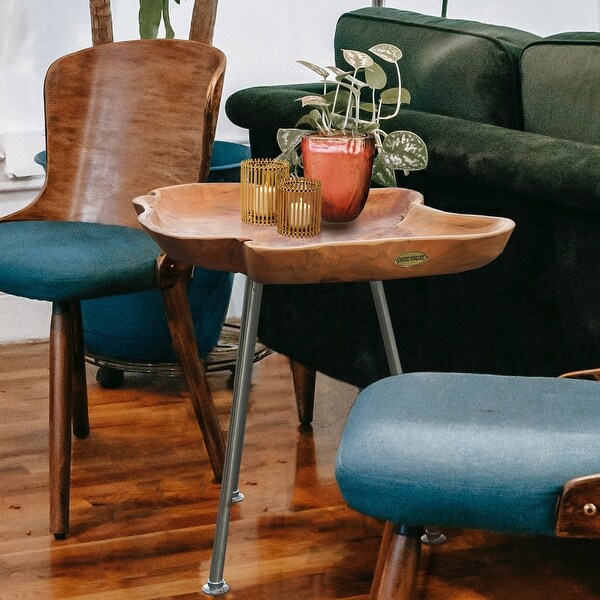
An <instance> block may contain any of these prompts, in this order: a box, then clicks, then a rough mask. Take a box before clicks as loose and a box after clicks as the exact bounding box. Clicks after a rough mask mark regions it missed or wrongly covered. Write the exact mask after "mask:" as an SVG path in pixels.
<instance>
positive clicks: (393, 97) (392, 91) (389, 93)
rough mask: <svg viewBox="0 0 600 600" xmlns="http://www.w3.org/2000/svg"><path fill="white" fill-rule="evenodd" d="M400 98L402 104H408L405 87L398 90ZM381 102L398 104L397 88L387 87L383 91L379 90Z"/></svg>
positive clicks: (408, 96) (408, 97)
mask: <svg viewBox="0 0 600 600" xmlns="http://www.w3.org/2000/svg"><path fill="white" fill-rule="evenodd" d="M400 94H401V96H400V100H401V102H402V104H410V93H409V91H408V90H407V89H405V88H402V91H401V92H400ZM380 99H381V102H383V104H398V88H397V87H395V88H389V89H387V90H385V91H383V92H381V96H380Z"/></svg>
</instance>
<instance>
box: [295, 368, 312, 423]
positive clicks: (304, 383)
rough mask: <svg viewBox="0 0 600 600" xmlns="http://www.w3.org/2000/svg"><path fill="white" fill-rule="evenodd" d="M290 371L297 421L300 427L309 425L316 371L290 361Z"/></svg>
mask: <svg viewBox="0 0 600 600" xmlns="http://www.w3.org/2000/svg"><path fill="white" fill-rule="evenodd" d="M290 368H291V370H292V381H293V383H294V394H295V395H296V408H297V410H298V421H299V422H300V425H303V426H306V425H310V424H311V423H312V420H313V409H314V406H315V380H316V377H317V371H316V369H311V368H310V367H306V366H304V365H303V364H300V363H299V362H297V361H295V360H294V359H290Z"/></svg>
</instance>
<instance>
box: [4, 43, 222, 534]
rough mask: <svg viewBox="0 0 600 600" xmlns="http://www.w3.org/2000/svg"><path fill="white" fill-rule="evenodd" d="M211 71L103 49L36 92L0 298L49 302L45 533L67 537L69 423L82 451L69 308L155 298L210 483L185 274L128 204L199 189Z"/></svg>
mask: <svg viewBox="0 0 600 600" xmlns="http://www.w3.org/2000/svg"><path fill="white" fill-rule="evenodd" d="M224 70H225V57H224V55H223V53H222V52H220V51H219V50H218V49H216V48H214V47H212V46H209V45H206V44H202V43H199V42H193V41H187V40H185V41H184V40H138V41H130V42H119V43H110V44H104V45H102V46H97V47H94V48H89V49H86V50H82V51H80V52H75V53H73V54H70V55H68V56H65V57H63V58H60V59H58V60H57V61H56V62H55V63H54V64H53V65H51V67H50V69H49V70H48V73H47V76H46V81H45V85H44V92H45V112H46V143H47V146H46V149H47V178H46V185H45V187H44V189H43V191H42V192H41V194H40V195H39V196H38V198H37V199H36V200H35V201H34V202H33V203H32V204H31V205H29V206H27V207H26V208H24V209H22V210H21V211H18V212H16V213H14V214H12V215H9V216H8V217H5V218H4V219H2V220H0V221H1V222H0V291H3V292H6V293H9V294H13V295H17V296H23V297H28V298H34V299H39V300H46V301H50V302H52V322H51V333H50V527H51V531H52V533H54V534H55V536H56V537H57V538H61V537H64V536H65V535H66V533H67V532H68V508H69V480H70V454H71V434H70V426H71V420H72V424H73V431H74V433H75V435H76V436H77V437H86V436H87V434H88V430H89V425H88V419H87V395H86V382H85V365H84V353H83V339H82V334H81V313H80V301H81V300H84V299H90V298H97V297H102V296H109V295H116V294H123V293H130V292H137V291H142V290H146V289H152V288H155V287H158V288H160V289H161V291H162V293H163V299H164V303H165V308H166V313H167V319H168V322H169V327H170V330H171V333H172V336H173V341H174V347H175V349H176V350H177V352H178V354H179V357H180V361H181V362H182V368H183V370H184V373H185V376H186V380H187V382H188V385H189V386H190V390H191V398H192V403H193V405H194V409H195V412H196V416H197V419H198V422H199V424H200V427H201V429H202V432H203V435H204V443H205V446H206V448H207V451H208V454H209V458H210V461H211V464H212V467H213V471H214V474H215V477H216V478H217V479H220V477H221V473H222V464H223V457H224V443H223V437H222V432H221V429H220V427H219V422H218V419H217V415H216V411H215V409H214V405H213V403H212V399H211V395H210V390H209V388H208V384H207V381H206V377H205V374H204V370H203V366H202V363H201V361H200V359H199V357H198V355H197V353H195V352H193V351H192V349H194V348H197V346H196V343H195V339H194V331H193V324H192V319H191V315H190V311H189V305H188V299H187V292H186V282H187V280H188V279H189V277H190V274H191V267H188V266H185V265H180V264H177V263H175V262H173V261H171V260H170V259H169V258H168V257H166V256H160V250H159V248H158V247H157V246H156V244H155V243H154V242H153V241H152V240H151V239H150V238H149V236H147V235H146V234H145V233H144V232H143V231H141V229H139V225H138V221H137V217H136V213H135V210H134V208H133V205H132V202H131V201H132V199H133V198H135V197H136V196H139V195H142V194H146V193H148V191H149V190H151V189H154V188H157V187H163V186H168V185H174V184H180V183H189V182H195V181H198V180H199V179H200V180H202V179H204V178H205V177H206V176H207V174H208V170H209V166H210V151H211V146H212V142H213V139H214V133H215V127H216V120H217V114H218V108H219V103H220V99H221V89H222V82H223V75H224Z"/></svg>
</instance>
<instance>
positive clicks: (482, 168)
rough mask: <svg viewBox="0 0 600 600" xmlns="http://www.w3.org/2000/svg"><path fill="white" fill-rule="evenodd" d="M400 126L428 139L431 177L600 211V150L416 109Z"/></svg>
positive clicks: (391, 127)
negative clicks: (474, 184)
mask: <svg viewBox="0 0 600 600" xmlns="http://www.w3.org/2000/svg"><path fill="white" fill-rule="evenodd" d="M399 128H400V129H407V130H409V131H414V132H415V133H417V134H418V135H420V136H421V137H422V138H423V139H424V140H425V143H426V144H427V147H428V150H429V165H428V166H427V174H428V175H431V176H434V177H439V178H445V179H450V180H454V181H464V182H468V183H476V184H477V185H478V186H483V187H488V188H491V189H498V190H501V191H508V192H512V193H516V194H524V195H528V196H531V197H534V198H539V199H540V200H541V201H548V200H550V201H552V202H556V203H558V204H562V205H566V206H571V207H577V208H582V209H585V210H592V211H594V212H600V169H599V168H598V166H599V165H600V146H594V145H590V144H584V143H580V142H572V141H568V140H561V139H557V138H553V137H548V136H544V135H539V134H535V133H528V132H524V131H518V130H514V129H507V128H504V127H496V126H494V125H487V124H482V123H474V122H472V121H466V120H463V119H456V118H452V117H445V116H441V115H434V114H429V113H422V112H418V111H411V110H404V111H403V112H401V114H400V115H399V117H398V118H397V119H396V120H395V121H394V122H393V123H392V122H390V123H389V131H393V130H395V129H399Z"/></svg>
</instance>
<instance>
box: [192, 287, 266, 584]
mask: <svg viewBox="0 0 600 600" xmlns="http://www.w3.org/2000/svg"><path fill="white" fill-rule="evenodd" d="M262 289H263V286H262V284H260V283H256V282H255V281H252V280H251V279H250V278H249V277H248V278H247V279H246V287H245V290H244V305H243V309H242V322H241V329H240V343H239V350H238V357H237V362H236V368H235V378H234V383H233V401H232V405H231V421H230V424H229V437H228V438H227V449H226V452H225V465H224V467H223V479H222V481H221V494H220V496H219V508H218V511H217V521H216V526H215V536H214V541H213V550H212V557H211V560H210V574H209V576H208V581H207V582H206V583H205V584H204V585H203V586H202V591H203V592H204V593H205V594H209V595H211V596H218V595H221V594H225V593H227V592H228V591H229V585H227V583H226V582H225V580H224V579H223V569H224V565H225V551H226V550H227V534H228V533H229V519H230V515H231V503H232V501H233V502H235V501H239V499H240V493H239V490H237V485H238V479H239V474H240V464H241V462H242V448H243V445H244V432H245V429H246V414H247V412H248V396H249V394H250V384H251V379H252V365H253V363H254V347H255V344H256V332H257V329H258V318H259V315H260V301H261V298H262Z"/></svg>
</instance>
